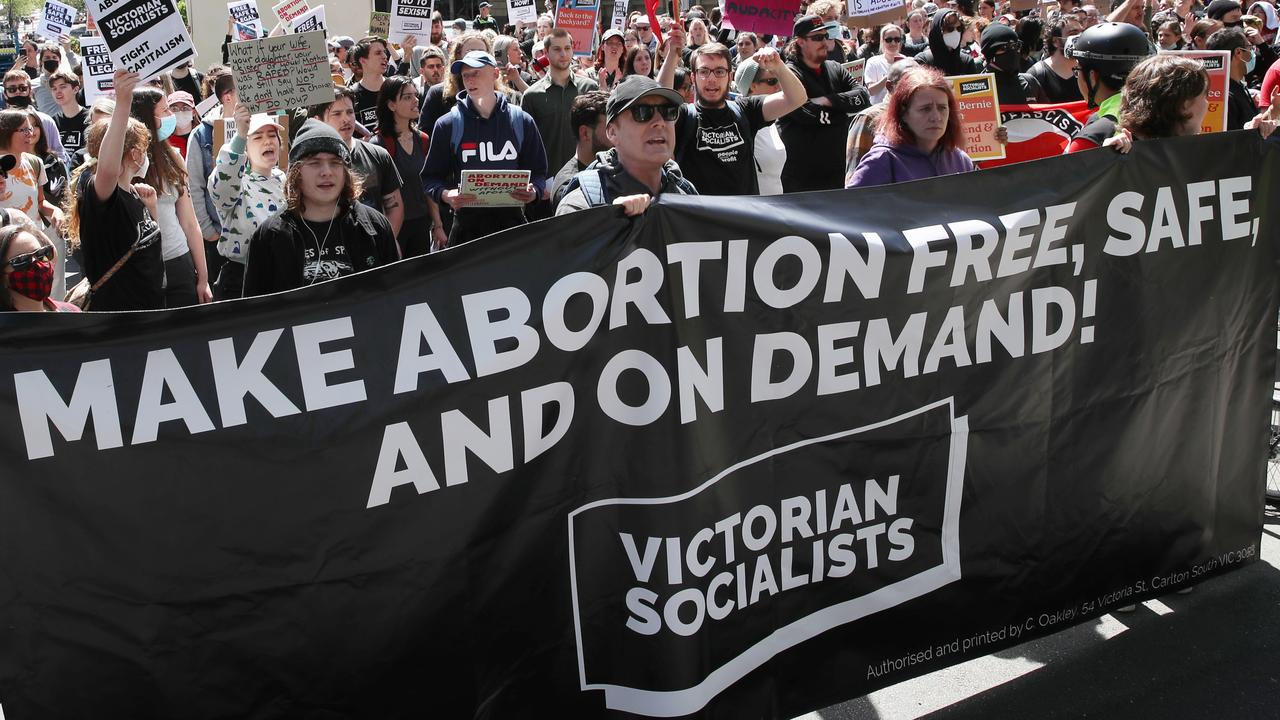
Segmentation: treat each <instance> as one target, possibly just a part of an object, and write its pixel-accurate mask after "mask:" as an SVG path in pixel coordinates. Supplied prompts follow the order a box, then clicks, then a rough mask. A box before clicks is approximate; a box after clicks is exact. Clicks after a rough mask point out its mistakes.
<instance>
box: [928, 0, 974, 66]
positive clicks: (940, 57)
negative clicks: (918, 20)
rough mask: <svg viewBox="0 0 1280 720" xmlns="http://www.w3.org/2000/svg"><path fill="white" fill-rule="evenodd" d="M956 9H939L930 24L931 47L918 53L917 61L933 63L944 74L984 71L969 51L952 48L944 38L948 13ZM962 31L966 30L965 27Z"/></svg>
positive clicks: (954, 12) (952, 13) (953, 12)
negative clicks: (943, 25)
mask: <svg viewBox="0 0 1280 720" xmlns="http://www.w3.org/2000/svg"><path fill="white" fill-rule="evenodd" d="M955 14H956V11H955V10H939V11H938V12H937V13H936V14H935V15H934V16H933V22H932V23H931V24H930V25H929V48H928V49H927V50H925V51H924V52H922V53H920V54H919V55H916V62H918V63H920V64H921V65H932V66H933V67H936V68H938V69H939V70H941V71H942V74H943V75H973V74H976V73H980V72H983V69H982V64H981V63H979V62H978V61H977V60H976V59H975V58H973V57H972V56H971V55H969V54H968V53H967V52H961V51H960V49H958V48H957V49H955V50H952V49H951V48H949V47H947V44H946V43H945V42H943V40H942V24H943V23H945V22H946V21H947V16H948V15H955ZM960 32H962V33H963V32H964V30H963V28H962V29H961V30H960Z"/></svg>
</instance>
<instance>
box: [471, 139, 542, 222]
mask: <svg viewBox="0 0 1280 720" xmlns="http://www.w3.org/2000/svg"><path fill="white" fill-rule="evenodd" d="M466 147H467V144H466V143H463V144H462V148H463V150H464V151H465V150H466ZM461 180H462V182H461V183H460V184H459V186H458V192H459V193H461V194H463V195H473V196H475V202H474V203H473V204H474V205H485V206H490V207H516V206H520V205H524V203H523V202H521V201H519V200H517V199H515V198H514V197H512V196H511V193H513V192H519V191H521V190H524V189H525V188H527V187H529V171H528V170H463V171H462V178H461Z"/></svg>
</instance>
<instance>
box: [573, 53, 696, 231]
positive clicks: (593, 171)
mask: <svg viewBox="0 0 1280 720" xmlns="http://www.w3.org/2000/svg"><path fill="white" fill-rule="evenodd" d="M683 101H684V98H682V97H680V93H678V92H676V91H675V90H672V89H671V88H669V87H664V86H662V85H659V84H658V83H657V81H655V80H651V79H649V78H647V77H644V76H643V75H632V76H630V77H628V78H627V79H625V80H623V81H622V82H621V83H618V85H617V87H615V88H614V89H613V92H612V93H611V94H610V95H609V102H608V103H607V104H606V105H605V136H606V137H608V139H609V142H612V143H613V149H612V150H609V151H608V152H603V153H600V154H599V155H597V156H596V161H595V162H593V163H591V165H590V166H588V167H587V169H586V170H583V171H582V172H580V173H578V174H577V175H575V176H574V177H573V179H572V180H570V181H569V184H568V185H567V186H566V192H565V194H564V196H563V197H562V198H561V199H560V202H559V203H558V204H557V205H556V215H567V214H569V213H571V212H577V211H578V210H585V209H587V208H590V207H598V206H601V205H610V204H612V205H619V206H621V207H622V208H623V212H624V213H625V214H626V215H627V216H628V217H634V216H636V215H639V214H641V213H643V212H644V211H645V210H646V209H647V208H648V207H649V203H650V202H652V201H653V198H654V197H656V196H658V195H661V194H662V193H677V194H680V195H696V194H698V191H697V189H695V188H694V186H693V183H691V182H689V181H688V180H686V179H684V177H682V176H681V174H680V169H679V168H678V167H676V165H675V163H674V162H672V160H671V156H672V153H673V152H674V151H675V143H676V127H675V126H676V118H678V117H680V107H681V105H682V104H683Z"/></svg>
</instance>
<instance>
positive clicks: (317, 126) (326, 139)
mask: <svg viewBox="0 0 1280 720" xmlns="http://www.w3.org/2000/svg"><path fill="white" fill-rule="evenodd" d="M359 195H360V181H359V180H358V179H357V178H356V176H355V174H354V173H353V172H352V171H351V149H350V148H349V147H348V146H347V142H346V140H344V139H343V138H342V136H341V135H339V134H338V132H337V131H336V130H334V129H333V128H332V127H329V126H328V125H326V124H325V123H323V122H320V121H319V120H316V119H314V118H312V119H309V120H307V121H306V122H305V123H303V125H302V128H301V129H299V130H298V133H297V135H295V136H294V139H293V145H292V146H291V147H290V148H289V172H288V173H287V175H286V177H285V192H284V196H285V210H284V212H280V213H276V214H275V215H272V216H271V217H270V218H268V219H267V220H266V222H264V223H262V224H261V225H259V226H258V229H257V230H256V231H254V234H253V238H252V239H251V241H250V243H249V244H250V246H251V247H252V248H253V250H252V252H250V253H249V263H248V266H247V267H246V268H245V274H244V296H245V297H252V296H256V295H267V294H269V293H275V292H283V291H285V290H293V289H295V288H300V287H307V286H309V285H314V284H316V283H319V282H324V281H326V280H333V279H335V278H339V277H343V276H346V275H350V274H352V273H356V272H361V271H363V270H368V269H370V268H374V267H378V266H380V265H386V264H388V263H391V262H395V261H396V260H397V259H398V258H399V251H398V250H397V248H396V238H395V234H394V233H393V232H392V231H391V223H390V222H388V221H387V218H386V216H384V215H383V214H382V213H380V212H378V211H377V210H373V209H372V208H370V207H368V206H367V205H364V204H363V203H361V202H358V201H357V199H356V198H357V197H358V196H359Z"/></svg>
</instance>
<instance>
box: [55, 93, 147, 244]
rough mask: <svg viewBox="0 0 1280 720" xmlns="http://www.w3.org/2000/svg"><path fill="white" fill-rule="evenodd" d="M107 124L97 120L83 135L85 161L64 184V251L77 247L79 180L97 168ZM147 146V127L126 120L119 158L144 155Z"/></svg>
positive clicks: (78, 236) (106, 121)
mask: <svg viewBox="0 0 1280 720" xmlns="http://www.w3.org/2000/svg"><path fill="white" fill-rule="evenodd" d="M110 124H111V120H110V118H106V119H103V120H98V121H97V122H95V123H93V124H92V125H90V126H89V129H88V130H86V131H85V137H84V146H85V149H86V150H88V152H89V156H88V159H87V160H85V162H84V164H83V165H81V166H80V167H78V168H76V169H75V170H73V171H72V172H71V180H70V181H68V182H67V198H66V207H65V208H63V209H64V210H65V211H66V213H67V240H68V242H67V247H68V248H69V249H74V248H75V247H76V246H78V245H79V244H80V202H79V201H80V177H81V176H82V175H84V173H85V172H92V171H93V170H95V169H96V168H97V167H98V154H99V151H101V150H102V139H103V138H104V137H106V135H107V127H108V126H110ZM150 144H151V131H150V130H148V129H147V126H146V125H143V124H142V123H141V122H139V121H138V120H137V119H136V118H132V117H131V118H129V126H128V127H127V128H125V131H124V148H123V149H122V150H121V152H120V155H121V157H123V156H124V155H127V154H128V153H129V152H131V151H133V150H141V151H142V152H146V151H147V146H148V145H150ZM90 192H92V190H91V191H90Z"/></svg>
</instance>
